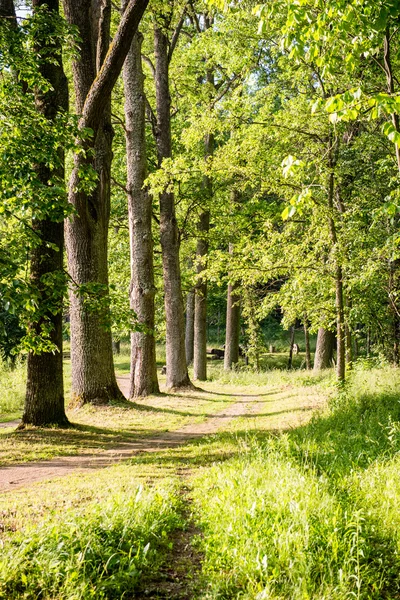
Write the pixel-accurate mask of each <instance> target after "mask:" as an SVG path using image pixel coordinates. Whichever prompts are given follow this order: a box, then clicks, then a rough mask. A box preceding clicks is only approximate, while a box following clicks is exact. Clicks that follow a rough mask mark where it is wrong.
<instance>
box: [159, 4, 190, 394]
mask: <svg viewBox="0 0 400 600" xmlns="http://www.w3.org/2000/svg"><path fill="white" fill-rule="evenodd" d="M167 27H168V15H163V14H159V15H156V17H155V24H154V52H155V87H156V105H157V124H156V142H157V155H158V165H159V167H161V165H162V162H163V160H164V159H166V158H170V157H171V155H172V145H171V112H170V103H171V98H170V91H169V60H170V55H169V47H168V46H169V45H168V38H167V34H166V30H167ZM160 240H161V249H162V260H163V278H164V297H165V317H166V325H167V338H166V357H167V389H179V388H185V387H188V386H190V385H191V383H190V379H189V375H188V370H187V365H186V356H185V319H184V309H183V298H182V285H181V272H180V262H179V246H180V239H179V231H178V225H177V220H176V212H175V199H174V194H173V193H172V192H170V191H168V190H167V189H164V191H162V192H161V193H160Z"/></svg>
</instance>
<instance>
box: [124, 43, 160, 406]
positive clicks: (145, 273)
mask: <svg viewBox="0 0 400 600" xmlns="http://www.w3.org/2000/svg"><path fill="white" fill-rule="evenodd" d="M141 46H142V36H141V34H140V33H139V32H137V33H136V34H135V36H134V38H133V42H132V45H131V48H130V50H129V52H128V55H127V58H126V61H125V64H124V70H123V74H124V89H125V121H126V162H127V172H128V179H127V190H128V211H129V233H130V248H131V286H130V298H131V308H132V309H133V310H134V311H135V313H136V315H137V319H138V323H139V325H140V327H142V328H144V329H143V330H142V331H141V330H139V331H135V332H133V333H132V334H131V373H130V377H131V389H130V397H132V398H133V397H136V396H147V395H149V394H154V393H157V392H159V387H158V381H157V367H156V350H155V338H154V320H155V319H154V296H155V285H154V273H153V239H152V228H151V222H152V201H151V196H150V194H149V193H148V190H147V189H146V188H145V187H144V182H145V179H146V173H147V155H146V138H145V95H144V87H143V79H144V78H143V72H142V59H141Z"/></svg>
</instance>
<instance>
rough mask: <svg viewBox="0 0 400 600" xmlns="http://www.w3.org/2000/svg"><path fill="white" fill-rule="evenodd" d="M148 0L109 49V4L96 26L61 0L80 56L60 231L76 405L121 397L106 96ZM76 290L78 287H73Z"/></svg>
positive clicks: (130, 9) (129, 9)
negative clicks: (68, 210)
mask: <svg viewBox="0 0 400 600" xmlns="http://www.w3.org/2000/svg"><path fill="white" fill-rule="evenodd" d="M147 4H148V0H130V2H128V4H127V6H126V9H125V11H124V14H123V16H122V19H121V22H120V24H119V27H118V29H117V32H116V34H115V36H114V39H113V42H112V44H111V45H110V46H109V31H110V18H111V15H110V11H111V2H109V1H108V0H104V2H102V5H101V14H100V17H99V18H98V20H97V19H96V15H98V12H96V11H94V15H93V17H92V13H91V6H90V4H89V3H87V2H84V1H83V0H79V1H76V0H64V9H65V14H66V17H67V19H68V21H69V23H70V24H72V25H74V26H76V27H77V28H78V31H79V36H80V39H81V40H82V41H81V45H80V56H79V59H76V60H75V61H74V64H73V75H74V87H75V97H76V110H77V113H78V114H79V115H80V120H79V127H80V130H81V131H83V132H86V136H85V140H84V142H81V144H80V151H79V152H78V153H76V154H75V158H74V168H73V171H72V174H71V178H70V182H69V201H70V203H71V204H72V205H73V207H74V209H75V213H74V215H73V216H72V218H71V219H70V220H69V221H68V222H67V225H66V238H67V253H68V265H69V270H70V275H71V278H72V280H73V286H74V287H73V288H72V290H71V294H70V301H71V359H72V394H73V397H74V398H75V401H76V402H78V403H86V402H93V403H99V404H104V403H108V402H109V401H110V400H113V399H116V398H120V397H122V394H121V392H120V390H119V388H118V385H117V382H116V378H115V373H114V365H113V356H112V338H111V330H110V322H109V300H108V270H107V239H108V222H109V214H110V162H111V158H112V154H111V140H112V130H111V127H110V120H109V115H110V107H111V92H112V90H113V88H114V85H115V83H116V81H117V78H118V76H119V74H120V72H121V69H122V66H123V63H124V61H125V58H126V56H127V54H128V52H129V49H130V46H131V43H132V39H133V36H134V34H135V32H136V31H137V28H138V26H139V23H140V20H141V18H142V15H143V13H144V11H145V9H146V7H147ZM76 287H77V288H78V289H76ZM85 291H87V292H89V293H95V292H97V294H98V295H99V296H100V298H101V299H102V301H103V302H102V312H103V315H100V316H99V314H98V313H97V312H94V311H90V310H87V306H86V305H85V296H84V292H85Z"/></svg>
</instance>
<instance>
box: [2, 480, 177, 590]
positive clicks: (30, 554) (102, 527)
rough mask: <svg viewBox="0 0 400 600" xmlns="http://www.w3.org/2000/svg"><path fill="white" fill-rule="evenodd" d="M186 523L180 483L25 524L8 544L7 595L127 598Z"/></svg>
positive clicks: (159, 562) (118, 495) (119, 495)
mask: <svg viewBox="0 0 400 600" xmlns="http://www.w3.org/2000/svg"><path fill="white" fill-rule="evenodd" d="M180 526H182V518H181V516H180V496H179V494H178V493H177V489H176V485H174V484H173V483H171V482H170V483H169V484H166V483H164V485H163V486H158V487H153V489H146V490H145V489H144V488H143V487H142V486H141V485H139V486H137V485H136V486H135V487H131V488H130V489H129V490H125V491H123V492H121V491H120V492H119V493H116V491H115V490H113V494H112V496H111V497H108V498H103V499H102V502H101V503H99V502H92V503H88V504H86V505H85V507H84V508H83V509H77V508H73V509H69V510H64V511H63V517H62V520H61V521H60V519H59V517H58V516H57V515H54V516H51V517H50V518H47V519H45V520H44V521H43V522H42V523H41V524H40V525H36V526H30V527H29V526H28V527H25V528H24V530H23V532H19V533H18V534H16V535H15V536H14V537H13V538H12V539H9V540H8V541H7V542H6V543H5V544H4V547H3V552H2V557H1V560H0V573H1V577H0V597H1V598H10V599H11V598H27V599H28V598H32V599H33V598H38V597H40V598H45V599H50V598H58V599H60V600H61V599H68V600H84V599H85V600H86V599H89V598H96V599H102V598H107V599H109V598H122V597H123V596H124V595H125V594H126V592H127V590H129V592H130V593H132V592H134V590H135V589H136V588H138V587H139V585H140V584H141V580H142V579H143V577H144V576H145V575H146V573H147V572H149V571H151V570H157V569H159V568H160V566H161V565H162V564H163V562H165V558H166V555H167V553H168V551H169V549H170V543H169V540H168V535H169V533H170V532H171V531H173V530H175V529H176V528H178V527H180Z"/></svg>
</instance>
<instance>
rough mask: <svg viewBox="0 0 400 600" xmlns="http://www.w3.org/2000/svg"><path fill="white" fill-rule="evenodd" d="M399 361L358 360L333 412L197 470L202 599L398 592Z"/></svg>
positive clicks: (253, 440) (339, 598)
mask: <svg viewBox="0 0 400 600" xmlns="http://www.w3.org/2000/svg"><path fill="white" fill-rule="evenodd" d="M399 389H400V372H399V371H398V370H395V369H390V368H384V369H375V370H373V371H365V370H364V369H362V368H359V369H356V371H355V372H354V373H353V374H352V376H351V378H350V382H349V384H348V385H347V387H346V388H345V390H344V391H342V392H340V393H339V394H338V395H337V396H336V397H335V399H334V400H333V401H331V407H330V410H329V411H328V413H327V414H324V415H320V416H317V417H316V418H314V419H313V420H312V421H311V422H310V423H308V424H307V425H305V426H303V427H301V428H298V429H297V430H293V431H291V432H289V433H284V434H280V435H272V436H271V435H268V434H265V433H262V432H258V433H257V432H254V433H252V434H251V435H249V434H247V435H246V434H243V436H241V437H239V440H238V443H240V444H241V451H240V453H239V455H238V456H237V457H235V458H233V459H231V460H228V461H226V462H224V463H221V464H216V465H214V466H212V467H211V468H205V469H203V470H202V471H201V472H200V474H199V475H197V476H196V477H195V478H194V481H193V497H194V503H195V512H196V518H197V520H198V523H199V524H200V526H201V528H202V529H203V532H204V536H203V537H202V538H199V539H198V545H199V548H200V549H201V551H202V552H203V553H204V556H205V560H204V569H203V578H204V582H203V585H204V589H205V592H204V594H203V595H202V598H204V599H206V598H207V599H228V598H229V599H232V598H243V599H246V598H247V599H257V600H261V599H264V598H265V599H267V598H268V599H270V600H278V599H279V600H282V599H288V600H289V599H290V600H306V599H309V600H328V599H332V600H344V599H350V598H358V599H360V600H361V599H365V600H367V599H368V600H369V599H371V600H372V599H376V600H381V599H382V600H383V599H387V600H394V599H395V598H399V597H400V579H399V575H398V574H399V572H400V555H399V549H400V536H399V531H400V516H399V511H398V506H399V504H400V482H399V478H398V468H399V466H400V394H399V392H398V391H397V390H399Z"/></svg>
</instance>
